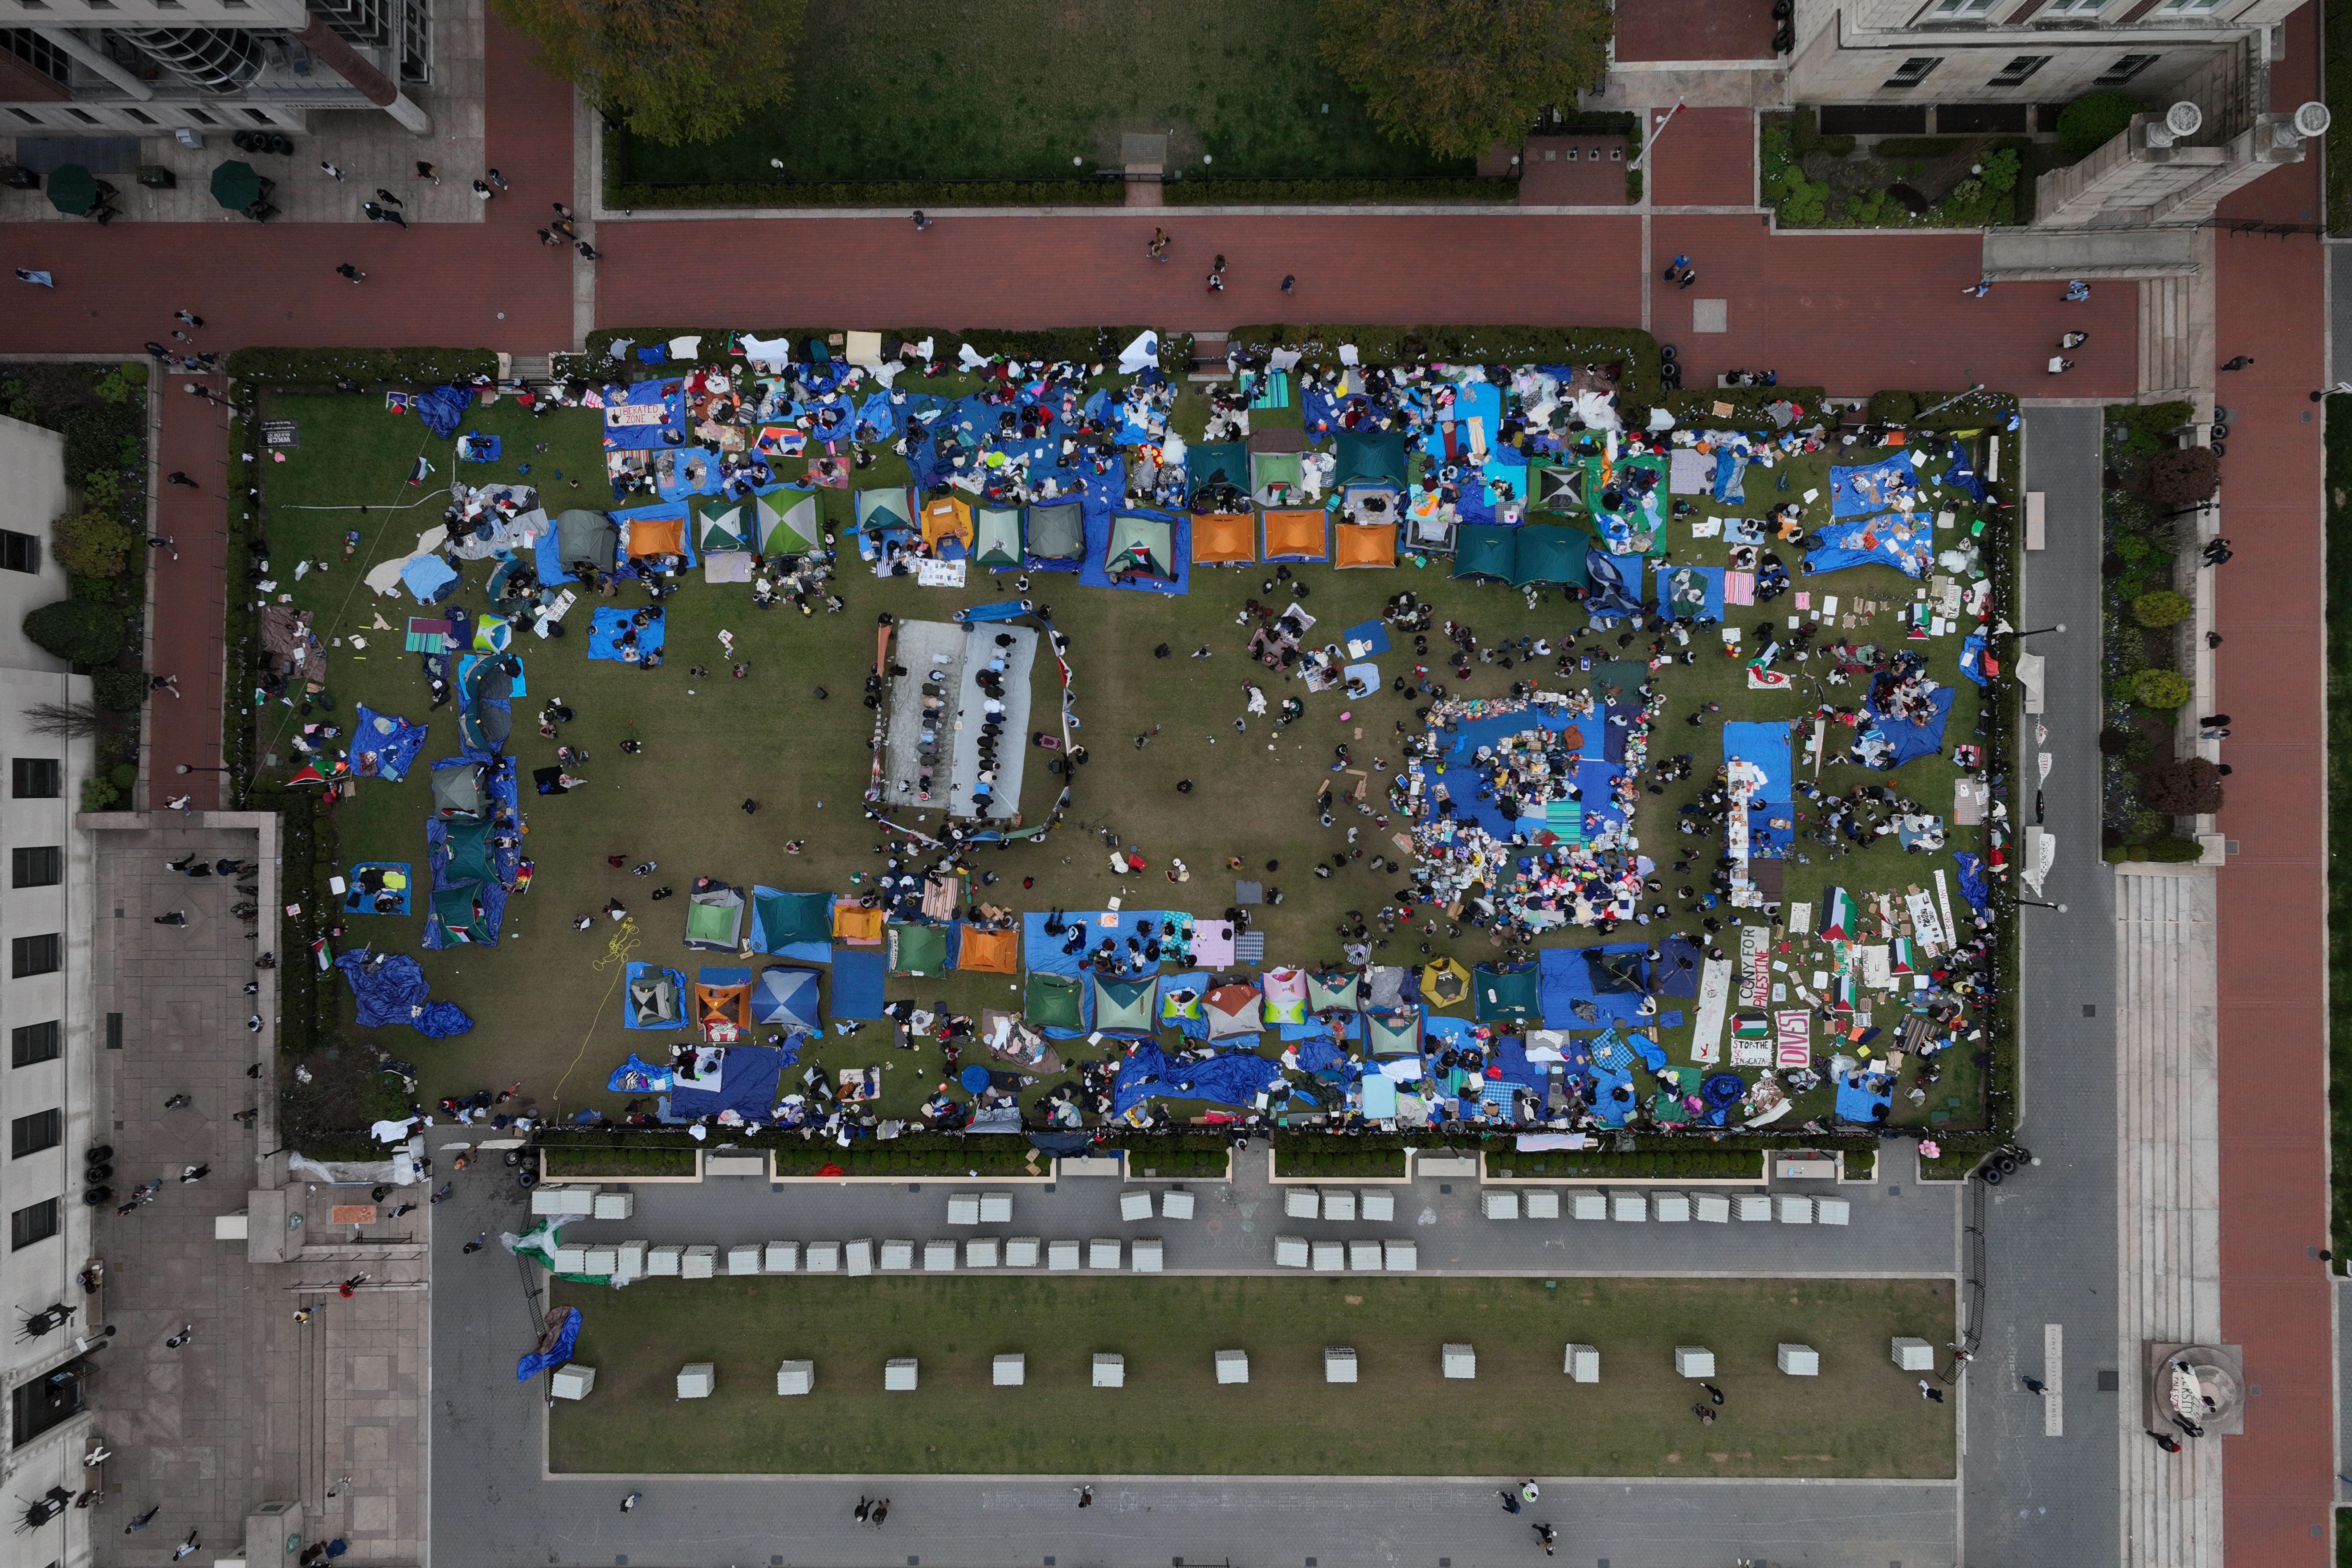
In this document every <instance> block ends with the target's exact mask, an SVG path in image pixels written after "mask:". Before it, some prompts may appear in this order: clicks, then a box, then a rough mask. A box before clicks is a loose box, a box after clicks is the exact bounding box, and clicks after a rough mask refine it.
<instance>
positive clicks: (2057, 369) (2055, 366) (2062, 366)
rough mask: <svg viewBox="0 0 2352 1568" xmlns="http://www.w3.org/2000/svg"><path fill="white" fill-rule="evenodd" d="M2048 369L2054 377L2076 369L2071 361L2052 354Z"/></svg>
mask: <svg viewBox="0 0 2352 1568" xmlns="http://www.w3.org/2000/svg"><path fill="white" fill-rule="evenodd" d="M2047 368H2048V370H2049V372H2050V374H2053V375H2063V374H2066V373H2067V372H2068V371H2070V370H2072V369H2074V361H2073V360H2070V359H2065V358H2063V357H2061V356H2060V355H2057V354H2052V355H2051V356H2050V363H2049V365H2048V367H2047Z"/></svg>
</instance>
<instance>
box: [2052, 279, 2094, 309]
mask: <svg viewBox="0 0 2352 1568" xmlns="http://www.w3.org/2000/svg"><path fill="white" fill-rule="evenodd" d="M2090 298H2091V286H2090V285H2089V284H2088V283H2085V282H2084V281H2083V280H2082V279H2080V278H2077V279H2074V280H2073V281H2072V282H2070V283H2068V284H2067V285H2066V292H2065V293H2064V295H2063V296H2062V297H2061V298H2060V301H2059V302H2060V303H2061V304H2066V305H2081V304H2084V303H2086V302H2088V301H2089V300H2090Z"/></svg>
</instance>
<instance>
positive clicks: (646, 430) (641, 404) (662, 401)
mask: <svg viewBox="0 0 2352 1568" xmlns="http://www.w3.org/2000/svg"><path fill="white" fill-rule="evenodd" d="M625 407H633V408H649V407H659V408H660V409H661V410H662V417H661V422H660V423H659V424H657V425H615V424H614V423H613V416H614V411H615V410H616V409H619V408H625ZM665 435H675V436H677V437H679V438H680V439H681V440H683V439H684V438H685V436H686V384H685V383H684V382H682V381H671V380H667V379H664V378H656V379H655V380H652V381H641V382H638V383H637V384H635V385H634V386H627V387H621V386H607V387H605V388H604V449H605V450H606V451H608V452H624V451H633V450H635V451H642V450H648V449H650V448H653V447H670V446H673V445H674V444H673V443H671V442H668V441H665V440H664V439H663V438H662V437H664V436H665Z"/></svg>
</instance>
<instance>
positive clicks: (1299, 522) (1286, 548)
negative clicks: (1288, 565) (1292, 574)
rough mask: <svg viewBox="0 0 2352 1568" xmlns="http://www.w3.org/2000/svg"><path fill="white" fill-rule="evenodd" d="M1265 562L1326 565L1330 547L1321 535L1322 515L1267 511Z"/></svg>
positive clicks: (1326, 537)
mask: <svg viewBox="0 0 2352 1568" xmlns="http://www.w3.org/2000/svg"><path fill="white" fill-rule="evenodd" d="M1264 515H1265V558H1266V559H1267V560H1268V561H1326V560H1328V559H1329V558H1330V554H1331V547H1330V542H1329V539H1328V535H1327V534H1326V533H1325V531H1324V526H1323V524H1324V519H1323V513H1322V512H1321V511H1320V510H1313V511H1267V512H1266V513H1265V514H1264Z"/></svg>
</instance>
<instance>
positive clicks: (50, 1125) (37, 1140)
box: [8, 1110, 66, 1160]
mask: <svg viewBox="0 0 2352 1568" xmlns="http://www.w3.org/2000/svg"><path fill="white" fill-rule="evenodd" d="M65 1137H66V1113H65V1112H64V1111H62V1110H36V1111H35V1112H33V1114H32V1115H30V1116H19V1117H18V1118H16V1121H11V1122H10V1123H8V1158H10V1159H11V1160H21V1159H23V1158H24V1157H25V1156H26V1155H27V1154H37V1153H39V1152H41V1151H42V1150H44V1149H54V1148H56V1147H57V1146H58V1144H60V1143H62V1142H65Z"/></svg>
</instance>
